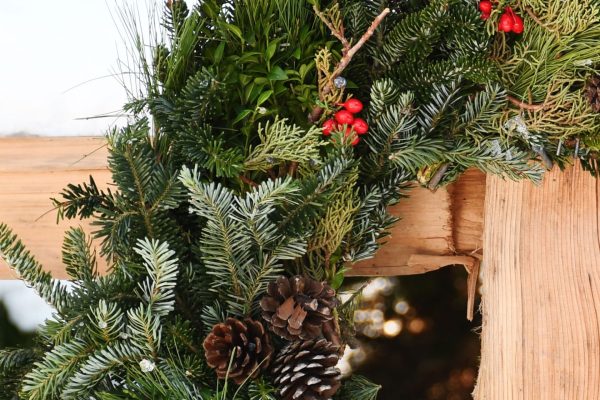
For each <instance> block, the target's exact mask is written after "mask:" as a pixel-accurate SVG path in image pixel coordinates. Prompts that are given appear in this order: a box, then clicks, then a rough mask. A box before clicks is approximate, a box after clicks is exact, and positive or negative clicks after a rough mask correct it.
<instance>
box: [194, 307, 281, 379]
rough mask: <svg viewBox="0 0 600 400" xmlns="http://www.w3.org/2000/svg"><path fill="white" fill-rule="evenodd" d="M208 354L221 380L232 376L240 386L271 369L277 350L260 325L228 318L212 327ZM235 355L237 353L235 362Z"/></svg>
mask: <svg viewBox="0 0 600 400" xmlns="http://www.w3.org/2000/svg"><path fill="white" fill-rule="evenodd" d="M204 352H205V355H206V362H207V363H208V365H209V366H210V367H211V368H215V369H216V370H217V376H218V377H219V378H221V379H224V378H225V376H228V378H229V379H231V380H233V381H234V382H235V383H236V384H238V385H239V384H241V383H242V382H243V381H244V380H245V379H246V378H248V377H250V378H256V377H257V376H258V374H259V373H260V371H261V370H263V369H265V368H267V367H268V364H269V362H270V361H271V357H272V354H273V347H272V346H271V341H270V339H269V334H268V333H267V332H266V331H265V328H264V327H263V325H262V324H261V323H260V322H258V321H254V320H252V319H250V318H247V319H245V320H244V321H240V320H237V319H235V318H227V320H226V321H225V322H222V323H220V324H217V325H215V326H214V327H213V328H212V331H211V333H210V334H209V335H208V336H207V337H206V339H205V340H204ZM232 352H233V353H235V355H234V356H233V361H231V354H232ZM230 361H231V368H230V369H229V374H228V372H227V370H228V368H229V363H230Z"/></svg>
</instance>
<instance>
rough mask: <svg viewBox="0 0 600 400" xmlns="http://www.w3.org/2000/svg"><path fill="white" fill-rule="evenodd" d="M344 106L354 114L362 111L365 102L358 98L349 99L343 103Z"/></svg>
mask: <svg viewBox="0 0 600 400" xmlns="http://www.w3.org/2000/svg"><path fill="white" fill-rule="evenodd" d="M342 107H344V108H345V109H346V110H348V111H350V112H351V113H352V114H357V113H359V112H361V111H362V109H363V103H362V102H361V101H360V100H358V99H348V100H346V102H345V103H343V104H342Z"/></svg>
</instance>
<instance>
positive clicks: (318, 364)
mask: <svg viewBox="0 0 600 400" xmlns="http://www.w3.org/2000/svg"><path fill="white" fill-rule="evenodd" d="M339 358H340V356H339V347H338V346H335V345H333V344H332V343H329V342H328V341H327V340H325V339H320V340H308V341H304V342H302V341H296V342H292V343H290V344H288V345H287V346H286V347H284V348H283V349H282V350H281V353H280V354H279V355H278V356H277V358H276V359H275V362H274V366H273V370H272V373H273V375H274V377H275V378H274V381H275V384H276V385H277V387H278V389H279V395H280V396H281V399H282V400H297V399H302V400H324V399H329V398H331V396H333V395H334V394H335V392H337V391H338V389H339V388H340V386H341V382H340V379H341V373H340V370H339V369H338V368H336V365H337V363H338V361H339Z"/></svg>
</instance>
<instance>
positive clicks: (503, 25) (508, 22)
mask: <svg viewBox="0 0 600 400" xmlns="http://www.w3.org/2000/svg"><path fill="white" fill-rule="evenodd" d="M513 26H514V22H513V19H512V17H511V16H510V15H509V14H506V13H505V14H502V16H501V17H500V22H499V23H498V30H499V31H502V32H510V31H512V30H513Z"/></svg>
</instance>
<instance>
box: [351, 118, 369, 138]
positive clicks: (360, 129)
mask: <svg viewBox="0 0 600 400" xmlns="http://www.w3.org/2000/svg"><path fill="white" fill-rule="evenodd" d="M352 128H353V129H354V132H356V133H358V134H359V135H364V134H365V133H367V131H368V130H369V125H368V124H367V121H365V120H364V119H362V118H355V119H354V123H353V124H352Z"/></svg>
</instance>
